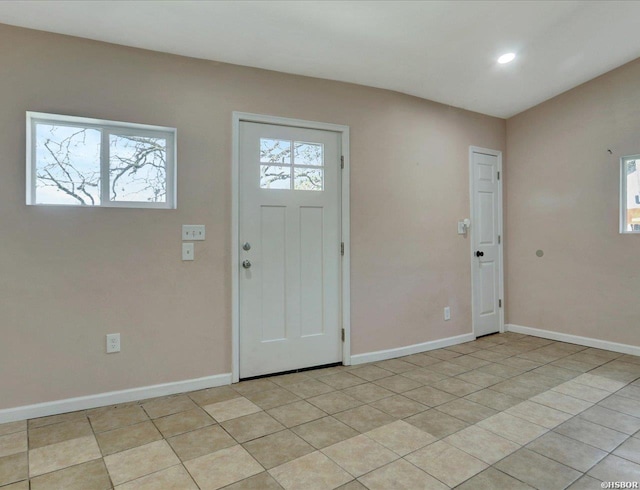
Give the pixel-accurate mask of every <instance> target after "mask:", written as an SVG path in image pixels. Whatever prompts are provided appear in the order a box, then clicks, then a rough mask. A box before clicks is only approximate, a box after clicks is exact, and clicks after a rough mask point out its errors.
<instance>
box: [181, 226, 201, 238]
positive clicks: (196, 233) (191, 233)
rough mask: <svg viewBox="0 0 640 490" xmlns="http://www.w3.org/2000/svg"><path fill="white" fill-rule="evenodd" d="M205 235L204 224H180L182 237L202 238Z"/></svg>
mask: <svg viewBox="0 0 640 490" xmlns="http://www.w3.org/2000/svg"><path fill="white" fill-rule="evenodd" d="M205 237H206V234H205V228H204V225H182V239H183V240H189V241H192V242H193V241H196V240H204V239H205Z"/></svg>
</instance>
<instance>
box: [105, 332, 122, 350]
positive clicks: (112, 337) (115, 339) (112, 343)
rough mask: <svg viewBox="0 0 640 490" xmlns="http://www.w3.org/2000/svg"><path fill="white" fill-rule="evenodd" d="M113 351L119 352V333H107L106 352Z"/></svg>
mask: <svg viewBox="0 0 640 490" xmlns="http://www.w3.org/2000/svg"><path fill="white" fill-rule="evenodd" d="M115 352H120V334H119V333H110V334H107V354H113V353H115Z"/></svg>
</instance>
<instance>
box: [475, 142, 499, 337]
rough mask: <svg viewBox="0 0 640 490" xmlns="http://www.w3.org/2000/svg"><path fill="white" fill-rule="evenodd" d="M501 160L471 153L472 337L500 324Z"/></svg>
mask: <svg viewBox="0 0 640 490" xmlns="http://www.w3.org/2000/svg"><path fill="white" fill-rule="evenodd" d="M501 158H502V157H501V153H500V152H493V151H490V150H481V149H472V150H471V162H470V172H471V242H472V256H471V267H472V274H471V275H472V282H473V295H472V296H473V330H474V334H475V335H476V337H479V336H481V335H487V334H490V333H495V332H498V331H500V324H501V321H502V317H501V308H502V299H501V291H502V270H501V268H502V263H501V262H502V261H501V234H502V230H501V222H502V194H501V192H500V190H501V189H500V172H501V170H502V161H501Z"/></svg>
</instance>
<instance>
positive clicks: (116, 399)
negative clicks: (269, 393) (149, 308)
mask: <svg viewBox="0 0 640 490" xmlns="http://www.w3.org/2000/svg"><path fill="white" fill-rule="evenodd" d="M229 384H231V373H225V374H217V375H215V376H205V377H204V378H196V379H187V380H184V381H176V382H174V383H164V384H159V385H152V386H142V387H140V388H131V389H129V390H121V391H110V392H108V393H98V394H97V395H89V396H81V397H77V398H67V399H65V400H56V401H53V402H45V403H36V404H34V405H25V406H22V407H15V408H5V409H2V410H0V424H3V423H6V422H15V421H18V420H26V419H32V418H35V417H46V416H48V415H57V414H59V413H66V412H74V411H76V410H86V409H88V408H96V407H104V406H108V405H116V404H118V403H126V402H132V401H136V400H144V399H146V398H155V397H158V396H166V395H174V394H176V393H183V392H185V391H194V390H203V389H205V388H214V387H216V386H223V385H229Z"/></svg>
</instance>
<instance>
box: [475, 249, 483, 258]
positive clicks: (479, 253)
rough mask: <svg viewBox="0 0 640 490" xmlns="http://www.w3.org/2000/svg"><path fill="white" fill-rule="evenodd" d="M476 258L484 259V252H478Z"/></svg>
mask: <svg viewBox="0 0 640 490" xmlns="http://www.w3.org/2000/svg"><path fill="white" fill-rule="evenodd" d="M476 257H484V252H481V251H480V250H478V251H477V252H476Z"/></svg>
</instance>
